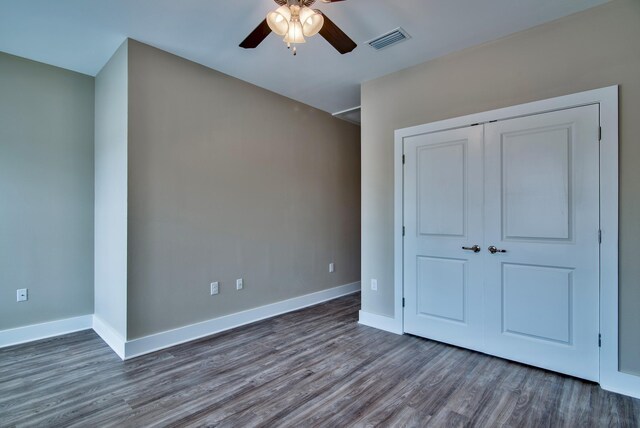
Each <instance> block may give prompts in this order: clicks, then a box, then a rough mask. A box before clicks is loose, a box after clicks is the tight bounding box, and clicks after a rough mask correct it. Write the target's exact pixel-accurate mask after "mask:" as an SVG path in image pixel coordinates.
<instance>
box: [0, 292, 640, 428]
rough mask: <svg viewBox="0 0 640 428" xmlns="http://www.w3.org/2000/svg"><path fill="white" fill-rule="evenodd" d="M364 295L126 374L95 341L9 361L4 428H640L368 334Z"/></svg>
mask: <svg viewBox="0 0 640 428" xmlns="http://www.w3.org/2000/svg"><path fill="white" fill-rule="evenodd" d="M359 306H360V300H359V296H358V295H352V296H347V297H343V298H340V299H337V300H334V301H331V302H328V303H325V304H322V305H318V306H314V307H312V308H308V309H304V310H301V311H297V312H294V313H290V314H285V315H282V316H279V317H276V318H272V319H269V320H266V321H261V322H258V323H255V324H252V325H249V326H245V327H241V328H238V329H235V330H232V331H229V332H225V333H222V334H218V335H215V336H212V337H209V338H206V339H202V340H198V341H195V342H190V343H188V344H184V345H180V346H176V347H173V348H171V349H167V350H164V351H159V352H156V353H153V354H149V355H146V356H142V357H139V358H136V359H133V360H130V361H126V362H122V361H120V359H119V358H118V357H117V356H116V355H115V354H114V353H113V352H112V351H111V350H110V349H109V348H108V347H107V345H105V344H104V343H103V342H102V341H101V339H100V338H99V337H98V336H97V335H96V334H95V333H94V332H93V331H85V332H80V333H74V334H70V335H66V336H61V337H57V338H53V339H47V340H42V341H39V342H34V343H30V344H26V345H19V346H14V347H11V348H5V349H1V350H0V426H3V427H5V426H36V427H49V426H84V427H106V426H118V427H123V426H132V427H141V426H145V427H146V426H175V427H178V426H179V427H185V426H230V427H231V426H233V427H249V426H264V427H275V426H290V427H314V426H326V427H342V426H362V427H365V426H393V427H396V426H444V427H452V426H486V427H494V426H508V427H562V426H572V427H593V426H607V427H610V426H626V427H632V426H638V425H639V424H640V400H634V399H631V398H628V397H624V396H622V395H617V394H612V393H609V392H606V391H603V390H602V389H600V387H599V386H598V385H596V384H592V383H589V382H584V381H581V380H578V379H574V378H571V377H567V376H562V375H559V374H555V373H551V372H548V371H545V370H540V369H536V368H532V367H528V366H524V365H521V364H516V363H512V362H509V361H505V360H501V359H499V358H493V357H490V356H487V355H484V354H479V353H476V352H472V351H467V350H464V349H459V348H455V347H452V346H447V345H444V344H441V343H437V342H433V341H429V340H425V339H420V338H417V337H412V336H397V335H394V334H391V333H386V332H382V331H378V330H376V329H373V328H370V327H365V326H361V325H358V324H357V313H358V309H359Z"/></svg>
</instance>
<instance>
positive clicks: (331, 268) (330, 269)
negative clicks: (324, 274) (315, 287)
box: [329, 262, 336, 273]
mask: <svg viewBox="0 0 640 428" xmlns="http://www.w3.org/2000/svg"><path fill="white" fill-rule="evenodd" d="M335 271H336V264H335V263H333V262H331V263H329V273H333V272H335Z"/></svg>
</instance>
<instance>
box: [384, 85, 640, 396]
mask: <svg viewBox="0 0 640 428" xmlns="http://www.w3.org/2000/svg"><path fill="white" fill-rule="evenodd" d="M590 104H599V105H600V126H601V127H602V136H601V142H600V227H601V230H602V244H601V247H600V333H601V335H602V347H601V348H600V385H601V387H602V388H604V389H606V390H610V391H614V392H618V393H621V394H625V395H629V396H633V397H637V398H640V377H638V376H633V375H630V374H626V373H623V372H621V371H619V370H618V349H619V345H618V86H617V85H614V86H609V87H606V88H601V89H594V90H590V91H585V92H580V93H577V94H571V95H565V96H561V97H556V98H551V99H547V100H542V101H534V102H531V103H526V104H520V105H516V106H512V107H506V108H501V109H497V110H491V111H486V112H482V113H476V114H471V115H467V116H461V117H456V118H452V119H446V120H441V121H437V122H432V123H428V124H425V125H418V126H413V127H409V128H404V129H398V130H396V131H395V143H394V319H393V323H392V324H391V323H390V325H388V328H389V330H391V331H394V332H403V331H404V329H403V308H402V299H403V278H404V273H403V257H404V255H403V237H402V232H403V199H404V195H403V192H404V183H403V166H402V162H403V154H404V144H403V142H404V138H406V137H410V136H415V135H420V134H427V133H432V132H439V131H444V130H448V129H455V128H461V127H465V126H469V125H473V124H480V123H486V122H489V121H493V120H503V119H510V118H514V117H520V116H528V115H531V114H536V113H545V112H550V111H555V110H562V109H567V108H573V107H580V106H584V105H590Z"/></svg>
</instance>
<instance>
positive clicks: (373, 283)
mask: <svg viewBox="0 0 640 428" xmlns="http://www.w3.org/2000/svg"><path fill="white" fill-rule="evenodd" d="M371 289H372V290H373V291H378V280H377V279H372V280H371Z"/></svg>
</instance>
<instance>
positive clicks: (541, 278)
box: [403, 105, 600, 381]
mask: <svg viewBox="0 0 640 428" xmlns="http://www.w3.org/2000/svg"><path fill="white" fill-rule="evenodd" d="M598 134H599V109H598V106H597V105H590V106H584V107H577V108H572V109H567V110H560V111H555V112H550V113H542V114H537V115H532V116H527V117H519V118H514V119H508V120H501V121H497V122H490V123H486V124H480V125H476V126H470V127H467V128H460V129H453V130H448V131H442V132H436V133H430V134H424V135H418V136H413V137H409V138H405V139H404V153H405V165H404V196H403V198H404V225H405V228H406V233H405V237H404V297H405V308H404V331H405V332H407V333H411V334H415V335H418V336H422V337H426V338H430V339H434V340H438V341H442V342H446V343H450V344H454V345H457V346H461V347H466V348H471V349H475V350H478V351H481V352H485V353H488V354H492V355H496V356H500V357H503V358H507V359H512V360H515V361H520V362H523V363H526V364H531V365H534V366H538V367H542V368H546V369H550V370H554V371H558V372H562V373H566V374H569V375H573V376H577V377H581V378H584V379H589V380H596V381H597V380H598V379H599V348H598V347H599V343H598V337H599V257H600V248H599V239H598V236H599V229H600V227H599V147H598V145H599V137H598Z"/></svg>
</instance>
